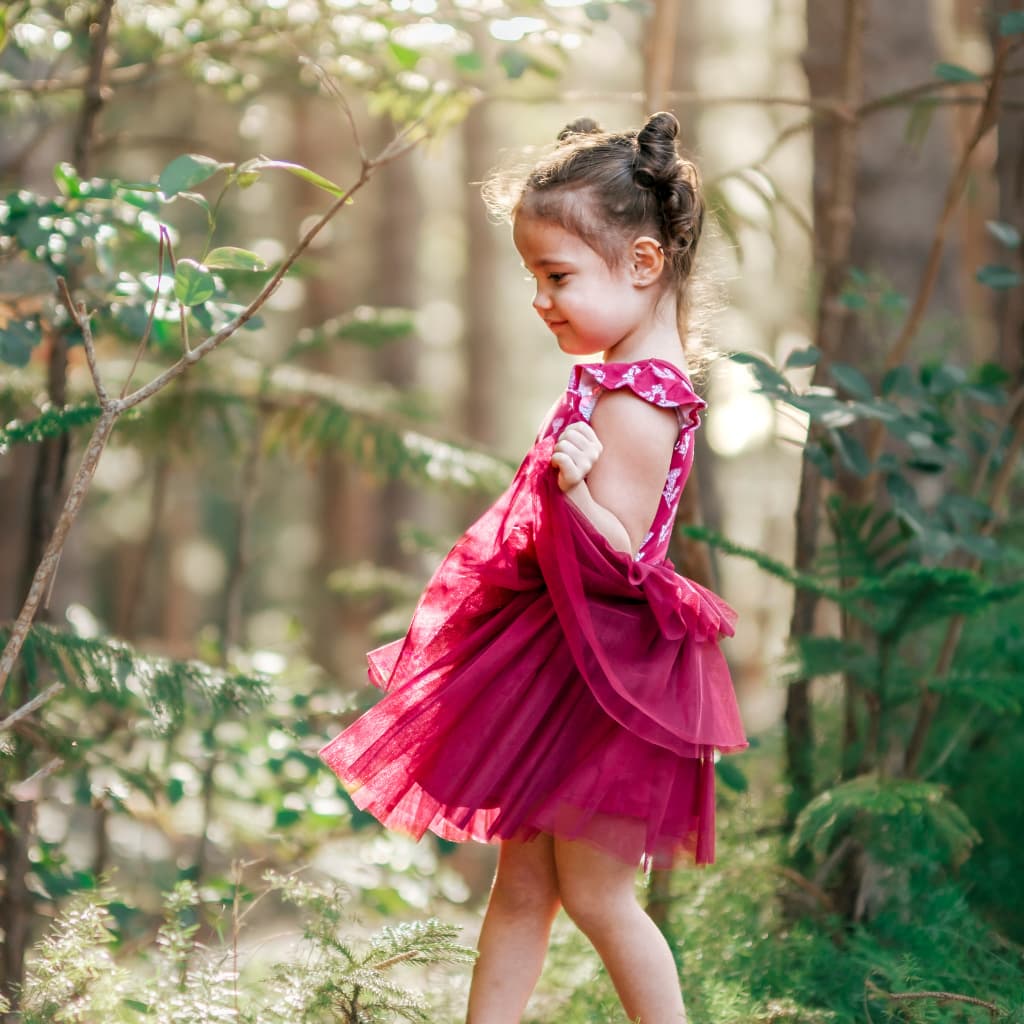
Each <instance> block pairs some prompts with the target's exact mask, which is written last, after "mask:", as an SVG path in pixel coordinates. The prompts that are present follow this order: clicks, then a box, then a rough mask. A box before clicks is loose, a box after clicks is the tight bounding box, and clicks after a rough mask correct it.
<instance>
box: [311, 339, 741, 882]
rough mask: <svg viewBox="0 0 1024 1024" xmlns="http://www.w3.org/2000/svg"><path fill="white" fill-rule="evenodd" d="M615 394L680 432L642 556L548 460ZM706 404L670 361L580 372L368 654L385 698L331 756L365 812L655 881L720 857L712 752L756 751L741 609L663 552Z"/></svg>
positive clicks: (417, 829) (587, 367)
mask: <svg viewBox="0 0 1024 1024" xmlns="http://www.w3.org/2000/svg"><path fill="white" fill-rule="evenodd" d="M609 388H615V389H618V388H629V389H631V390H632V391H633V392H634V393H635V394H636V395H638V396H639V397H640V398H642V399H644V400H645V401H648V402H652V403H654V404H655V405H658V406H663V407H667V408H673V409H675V410H676V412H677V415H678V417H679V440H678V443H677V444H676V446H675V450H674V452H673V456H672V462H671V467H670V469H669V472H668V477H667V479H666V481H665V488H664V494H663V500H662V501H661V502H660V503H659V508H658V513H657V516H656V517H655V520H654V522H653V523H652V524H651V528H650V531H649V532H648V533H647V536H646V537H645V539H644V541H643V544H642V545H641V547H640V550H639V551H638V552H637V554H636V555H635V556H632V557H631V556H630V555H629V554H627V553H625V552H621V551H617V550H616V549H614V548H613V547H611V546H610V545H609V543H608V542H607V540H606V539H605V538H604V536H603V535H602V534H601V533H599V532H598V531H597V529H596V528H595V527H594V526H593V525H592V524H591V523H590V521H589V520H588V519H587V518H586V517H585V516H584V515H583V514H582V513H581V512H580V511H579V510H578V509H577V508H576V506H575V505H573V504H572V502H571V501H569V500H568V499H567V498H566V497H565V496H564V494H563V493H562V492H561V490H560V489H559V487H558V480H557V476H558V474H557V470H556V469H554V468H553V467H552V466H551V465H550V459H551V454H552V449H553V447H554V444H555V441H556V440H557V439H558V436H559V434H560V433H561V432H562V430H563V429H564V428H565V427H566V426H567V425H569V424H570V423H573V422H577V421H579V420H589V419H590V415H591V412H592V411H593V408H594V405H595V403H596V402H597V401H599V399H600V395H601V393H602V392H603V391H605V390H607V389H609ZM704 405H705V403H704V402H703V401H702V400H701V399H700V398H698V397H697V396H696V395H695V394H694V392H693V390H692V388H691V387H690V385H689V383H688V382H687V380H686V378H685V377H684V376H683V375H682V374H681V373H680V371H679V370H678V369H677V368H676V367H675V366H673V365H672V364H671V363H668V362H665V361H663V360H660V359H644V360H640V361H638V362H633V363H593V364H580V365H577V366H574V367H573V369H572V373H571V375H570V378H569V386H568V389H567V390H566V392H565V394H564V396H563V397H562V399H561V401H560V402H559V403H558V404H557V405H556V406H555V408H554V409H553V410H552V412H551V414H550V415H549V416H548V418H547V420H546V422H545V424H544V426H543V427H542V428H541V431H540V434H539V435H538V438H537V440H536V442H535V443H534V445H533V447H532V448H531V449H530V451H529V452H528V453H527V455H526V458H525V459H524V460H523V463H522V465H521V466H520V467H519V470H518V471H517V473H516V475H515V478H514V479H513V481H512V483H511V485H510V486H509V488H508V490H507V491H505V493H504V494H503V495H502V496H501V497H500V498H498V500H497V501H496V502H495V503H494V504H493V505H492V506H491V507H490V508H489V509H488V510H487V511H486V512H485V513H484V514H483V515H482V516H481V517H480V518H479V519H478V520H477V521H476V523H474V524H473V526H471V527H470V528H469V530H467V531H466V533H465V534H464V535H463V536H462V537H461V538H460V539H459V540H458V542H457V543H456V544H455V546H454V547H453V548H452V550H451V551H450V552H449V554H448V555H447V556H446V557H445V559H444V561H443V562H442V563H441V565H440V567H439V568H438V569H437V571H436V572H435V573H434V576H433V578H432V579H431V580H430V582H429V584H428V585H427V588H426V590H425V591H424V593H423V595H422V597H421V598H420V601H419V604H418V605H417V607H416V611H415V613H414V615H413V618H412V623H411V625H410V627H409V631H408V633H407V634H406V635H405V637H403V638H402V639H401V640H397V641H395V642H394V643H390V644H387V645H386V646H384V647H380V648H378V649H377V650H374V651H371V652H370V654H369V655H368V660H369V671H370V679H371V681H372V682H374V683H375V684H376V685H377V686H379V687H381V688H382V689H383V690H384V691H385V696H384V697H383V698H382V699H381V700H380V701H379V702H378V703H377V704H376V705H375V706H374V707H373V708H371V709H370V710H369V711H367V712H366V713H365V714H364V715H362V716H361V717H360V718H359V719H358V720H357V721H355V722H354V723H353V724H352V725H350V726H349V727H348V728H347V729H346V730H345V731H344V732H342V733H341V734H340V735H338V736H336V737H335V738H334V739H332V740H331V741H330V742H329V743H327V744H326V745H325V746H324V747H323V748H322V749H321V750H320V752H319V754H320V757H321V758H322V759H323V761H324V762H325V763H326V764H327V765H328V766H329V767H330V768H331V769H332V770H333V771H334V772H335V773H336V774H337V775H338V777H339V778H340V779H341V780H342V782H343V783H344V784H345V786H346V787H347V788H348V789H349V790H350V791H351V794H352V798H353V800H354V801H355V803H356V804H357V805H358V806H359V807H361V808H363V809H365V810H367V811H369V812H370V813H371V814H373V815H374V816H376V817H377V818H378V819H379V820H380V821H381V822H383V824H384V825H386V826H387V827H388V828H390V829H395V830H398V831H401V832H405V833H407V834H410V835H412V836H414V837H416V838H417V839H418V838H419V837H420V836H422V835H423V833H424V832H425V831H426V830H427V829H430V830H432V831H433V832H435V833H437V834H438V835H439V836H443V837H444V838H446V839H451V840H457V841H461V840H469V839H474V840H479V841H483V842H497V841H500V840H502V839H513V838H514V839H529V838H532V837H534V836H536V835H538V834H539V833H541V832H549V833H553V834H555V835H557V836H562V837H565V838H570V839H583V840H586V841H588V842H591V843H593V844H595V845H597V846H598V847H600V848H602V849H604V850H606V851H607V852H609V853H611V854H613V855H614V856H617V857H619V858H620V859H622V860H624V861H626V862H627V863H633V864H643V865H644V866H645V867H649V866H652V865H653V866H655V867H664V866H669V865H671V864H673V863H677V862H679V861H680V860H682V859H684V858H685V859H689V860H693V861H695V862H696V863H698V864H706V863H710V862H711V861H713V860H714V843H715V790H714V787H715V768H714V757H715V751H716V750H718V751H721V752H723V753H731V752H735V751H739V750H742V749H744V748H745V747H746V746H747V739H746V737H745V735H744V731H743V726H742V724H741V721H740V716H739V712H738V709H737V706H736V699H735V695H734V692H733V686H732V680H731V678H730V675H729V669H728V666H727V665H726V662H725V659H724V657H723V656H722V653H721V651H720V650H719V648H718V640H719V637H720V636H722V635H723V634H724V635H727V636H728V635H731V634H732V631H733V629H732V627H733V622H734V619H735V613H734V612H733V610H732V609H731V608H730V607H729V606H728V605H727V604H726V603H725V602H724V601H723V600H722V599H721V598H719V597H717V596H716V595H715V594H713V593H711V592H710V591H709V590H707V589H705V588H704V587H701V586H698V585H697V584H696V583H694V582H692V581H691V580H688V579H686V578H684V577H682V576H679V575H678V574H677V573H676V572H675V570H674V568H673V566H672V563H671V562H670V561H669V560H668V559H667V557H666V551H667V548H668V542H669V536H670V534H671V530H672V524H673V521H674V520H675V515H676V509H677V507H678V504H679V495H680V492H681V491H682V489H683V485H684V484H685V482H686V478H687V475H688V474H689V471H690V467H691V465H692V463H693V446H692V440H693V431H694V430H695V428H696V427H697V426H698V425H699V422H700V421H699V419H698V412H699V410H700V409H702V408H703V407H704Z"/></svg>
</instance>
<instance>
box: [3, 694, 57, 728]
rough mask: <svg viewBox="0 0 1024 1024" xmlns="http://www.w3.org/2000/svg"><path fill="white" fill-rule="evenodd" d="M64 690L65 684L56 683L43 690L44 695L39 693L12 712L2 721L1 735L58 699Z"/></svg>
mask: <svg viewBox="0 0 1024 1024" xmlns="http://www.w3.org/2000/svg"><path fill="white" fill-rule="evenodd" d="M63 689H64V684H63V683H54V684H53V685H52V686H49V687H47V688H46V689H45V690H43V692H42V693H37V694H36V695H35V696H34V697H33V698H32V699H31V700H30V701H26V702H25V703H24V704H22V705H21V707H20V708H18V710H17V711H12V712H11V713H10V714H9V715H8V716H7V717H6V718H4V719H3V720H0V734H2V733H5V732H8V731H10V730H11V729H13V728H14V727H15V726H16V725H17V724H18V723H19V722H20V721H21V720H22V719H23V718H27V717H28V716H29V715H31V714H32V713H33V712H35V711H37V710H38V709H39V708H41V707H42V706H43V705H44V704H45V703H46V702H47V701H49V700H51V699H52V698H53V697H56V696H57V694H58V693H60V691H61V690H63Z"/></svg>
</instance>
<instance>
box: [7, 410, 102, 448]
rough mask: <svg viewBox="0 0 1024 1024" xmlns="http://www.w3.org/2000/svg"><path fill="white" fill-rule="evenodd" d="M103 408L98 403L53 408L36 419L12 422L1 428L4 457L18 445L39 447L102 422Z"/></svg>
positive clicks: (44, 411)
mask: <svg viewBox="0 0 1024 1024" xmlns="http://www.w3.org/2000/svg"><path fill="white" fill-rule="evenodd" d="M99 416H100V407H99V406H98V405H97V404H96V403H95V402H77V403H75V404H74V405H65V406H63V407H61V408H57V407H56V406H50V407H49V408H47V409H44V410H43V411H42V412H41V413H40V414H39V415H38V416H36V417H35V418H34V419H31V420H28V421H27V422H22V421H21V420H11V421H10V422H9V423H7V424H5V425H4V426H3V427H0V455H2V454H3V453H4V452H6V451H7V450H8V449H9V448H10V447H11V445H14V444H38V443H39V442H40V441H45V440H46V438H48V437H59V436H60V435H61V434H66V433H68V432H69V431H72V430H77V429H78V428H79V427H84V426H86V425H88V424H91V423H94V422H95V421H96V420H98V419H99Z"/></svg>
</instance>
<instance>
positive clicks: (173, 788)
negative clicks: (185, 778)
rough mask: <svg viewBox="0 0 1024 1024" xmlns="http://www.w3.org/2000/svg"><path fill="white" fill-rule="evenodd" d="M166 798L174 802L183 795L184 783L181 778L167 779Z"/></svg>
mask: <svg viewBox="0 0 1024 1024" xmlns="http://www.w3.org/2000/svg"><path fill="white" fill-rule="evenodd" d="M166 790H167V799H168V800H170V802H171V803H172V804H176V803H177V802H178V801H179V800H180V799H181V798H182V797H183V796H184V795H185V783H184V782H182V780H181V779H168V780H167V786H166Z"/></svg>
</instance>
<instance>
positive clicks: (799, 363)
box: [783, 345, 821, 370]
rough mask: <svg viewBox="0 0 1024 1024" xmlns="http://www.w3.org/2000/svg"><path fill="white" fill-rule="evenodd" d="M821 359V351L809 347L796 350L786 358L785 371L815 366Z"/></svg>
mask: <svg viewBox="0 0 1024 1024" xmlns="http://www.w3.org/2000/svg"><path fill="white" fill-rule="evenodd" d="M819 359H821V350H820V349H817V348H815V347H814V346H813V345H811V346H810V347H809V348H800V349H796V350H795V351H793V352H790V353H789V355H788V356H787V357H786V364H785V366H784V367H783V369H785V370H798V369H803V368H804V367H806V366H816V365H817V363H818V360H819Z"/></svg>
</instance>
